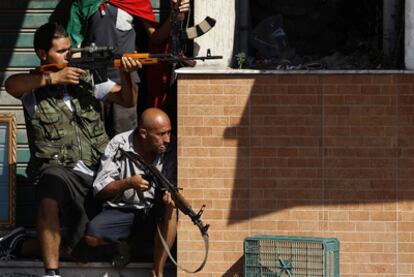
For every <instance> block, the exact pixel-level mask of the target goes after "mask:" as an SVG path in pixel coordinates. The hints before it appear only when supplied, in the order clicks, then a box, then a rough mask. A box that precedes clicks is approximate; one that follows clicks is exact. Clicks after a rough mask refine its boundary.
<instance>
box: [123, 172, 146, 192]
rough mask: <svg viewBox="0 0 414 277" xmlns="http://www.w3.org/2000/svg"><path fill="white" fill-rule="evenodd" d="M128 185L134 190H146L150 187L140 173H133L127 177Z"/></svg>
mask: <svg viewBox="0 0 414 277" xmlns="http://www.w3.org/2000/svg"><path fill="white" fill-rule="evenodd" d="M128 182H129V186H130V187H131V188H133V189H135V190H136V191H146V190H148V189H149V187H150V183H149V182H148V181H147V180H145V179H144V178H143V177H142V175H134V176H132V177H129V178H128Z"/></svg>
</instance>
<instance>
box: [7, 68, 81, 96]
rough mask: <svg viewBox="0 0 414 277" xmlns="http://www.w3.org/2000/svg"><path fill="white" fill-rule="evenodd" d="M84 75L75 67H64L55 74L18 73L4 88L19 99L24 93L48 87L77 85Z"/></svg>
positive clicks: (8, 80)
mask: <svg viewBox="0 0 414 277" xmlns="http://www.w3.org/2000/svg"><path fill="white" fill-rule="evenodd" d="M84 73H85V71H84V70H82V69H80V68H76V67H65V68H63V69H62V70H59V71H57V72H43V73H37V72H33V73H18V74H14V75H12V76H10V77H9V78H7V80H6V82H5V88H6V91H7V92H8V93H9V94H10V95H12V96H14V97H16V98H20V97H22V95H23V94H24V93H26V92H29V91H31V90H33V89H36V88H41V87H46V86H48V85H69V84H73V85H76V84H79V78H80V76H81V75H82V74H84Z"/></svg>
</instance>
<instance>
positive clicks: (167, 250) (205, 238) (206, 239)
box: [157, 224, 208, 273]
mask: <svg viewBox="0 0 414 277" xmlns="http://www.w3.org/2000/svg"><path fill="white" fill-rule="evenodd" d="M157 230H158V235H159V237H160V240H161V243H162V245H163V246H164V249H165V251H166V252H167V254H168V257H170V259H171V261H172V262H173V263H174V264H175V265H176V266H177V268H179V269H180V270H182V271H184V272H186V273H197V272H199V271H200V270H202V269H203V268H204V266H205V265H206V262H207V257H208V235H207V234H202V237H203V240H204V247H205V250H206V251H205V254H204V259H203V262H202V263H201V264H200V266H199V267H198V268H197V269H195V270H189V269H186V268H184V267H182V266H180V265H179V264H178V263H177V261H176V260H175V259H174V257H173V256H172V254H171V252H170V247H169V246H168V244H167V242H166V241H165V239H164V237H163V236H162V233H161V230H160V227H159V226H158V224H157Z"/></svg>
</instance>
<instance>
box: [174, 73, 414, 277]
mask: <svg viewBox="0 0 414 277" xmlns="http://www.w3.org/2000/svg"><path fill="white" fill-rule="evenodd" d="M413 84H414V75H411V74H403V73H401V74H320V75H317V74H274V75H208V74H207V75H205V74H203V75H190V74H181V75H180V76H179V85H178V143H179V149H178V150H179V160H178V161H179V169H178V170H179V171H178V172H179V185H180V186H181V187H184V191H183V194H184V196H185V197H186V198H187V199H188V200H190V202H191V203H192V205H193V207H194V209H195V210H196V209H198V208H199V207H200V206H201V205H202V204H206V205H207V208H206V212H205V215H204V217H203V220H204V222H206V223H209V224H211V228H210V232H209V233H210V255H209V260H208V263H207V266H206V267H205V269H204V270H203V271H202V272H201V273H199V274H197V276H205V277H217V276H243V239H244V238H245V237H247V236H252V235H258V234H268V235H299V236H317V237H336V238H338V239H339V240H340V243H341V249H340V271H341V277H351V276H358V277H364V276H367V277H368V276H382V277H395V276H400V277H402V276H414V268H413V266H414V186H413V185H414V168H413V167H414V90H413ZM181 219H183V220H182V221H181V223H180V226H179V233H178V259H179V261H180V263H182V264H183V265H185V266H187V267H192V268H195V267H196V266H197V265H198V264H199V262H200V261H201V260H202V257H203V251H204V249H203V244H202V241H201V238H200V235H199V233H198V231H197V230H196V229H195V227H193V225H192V223H191V222H189V221H188V220H187V219H186V218H185V217H183V216H182V217H181ZM178 276H186V274H184V273H182V272H179V273H178Z"/></svg>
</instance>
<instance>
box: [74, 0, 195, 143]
mask: <svg viewBox="0 0 414 277" xmlns="http://www.w3.org/2000/svg"><path fill="white" fill-rule="evenodd" d="M171 8H173V9H177V10H178V11H179V16H178V20H181V21H182V20H184V18H185V13H186V12H188V11H189V9H190V3H189V0H182V1H181V3H180V5H179V7H178V4H177V0H171ZM134 19H138V20H139V21H140V22H141V23H142V24H141V25H142V27H143V28H144V30H145V32H146V33H147V35H148V36H149V42H150V44H151V45H155V46H157V45H158V46H159V45H163V47H165V42H168V38H169V35H170V31H171V19H170V18H167V19H166V20H164V22H163V23H162V24H158V23H157V21H156V18H155V14H154V12H153V10H152V5H151V1H150V0H108V1H104V0H74V1H73V2H72V6H71V13H70V19H69V22H68V27H67V31H68V33H69V36H70V38H71V39H72V42H73V43H74V44H76V45H78V46H80V45H81V44H82V45H85V46H87V45H90V44H91V43H95V44H96V45H97V46H112V47H113V48H114V53H115V54H123V53H131V52H133V51H134V50H136V46H135V43H136V40H137V38H136V30H135V28H137V27H136V26H134V23H133V22H134ZM143 40H144V41H145V38H143V37H139V38H138V40H137V41H140V42H142V41H143ZM141 50H142V49H141ZM162 68H165V65H163V66H160V65H158V66H157V67H156V68H153V69H149V70H161V69H162ZM168 68H169V67H168ZM107 73H108V76H109V78H110V79H112V80H113V81H115V82H118V80H119V74H118V72H117V71H115V70H112V69H109V70H108V72H107ZM157 76H158V75H157ZM133 77H134V80H135V81H136V82H139V77H138V75H137V74H134V75H133ZM162 82H163V80H162V78H161V77H158V79H156V80H155V82H154V83H151V84H149V86H150V87H151V89H149V90H148V92H147V95H146V97H143V98H142V100H146V99H151V100H152V98H155V97H159V96H158V95H156V93H158V94H159V92H157V91H159V86H160V84H161V83H162ZM163 88H164V90H163V93H164V94H165V95H164V96H165V97H166V93H167V90H168V89H167V88H168V86H167V88H165V86H164V87H163ZM154 91H155V92H154ZM140 100H141V99H140ZM164 100H165V99H164ZM154 101H155V100H153V101H151V103H150V104H149V105H150V106H149V107H152V106H153V105H154V104H155V102H154ZM160 101H161V100H160ZM143 102H144V101H143ZM152 102H154V103H152ZM143 104H144V103H140V105H141V106H142V105H143ZM141 111H142V110H140V112H141ZM137 118H138V116H137V107H134V108H128V109H126V108H124V107H122V106H119V105H116V104H115V105H112V104H111V105H106V106H105V123H106V129H107V132H108V134H109V136H110V137H113V136H114V135H116V134H119V133H122V132H125V131H128V130H131V129H133V128H135V126H136V125H137Z"/></svg>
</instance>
